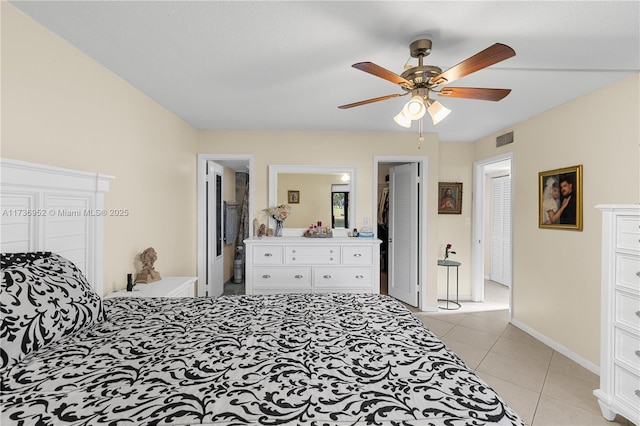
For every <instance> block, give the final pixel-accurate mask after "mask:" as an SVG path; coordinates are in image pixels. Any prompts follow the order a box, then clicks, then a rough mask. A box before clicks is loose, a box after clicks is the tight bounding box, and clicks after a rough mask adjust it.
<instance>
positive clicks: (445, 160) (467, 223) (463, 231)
mask: <svg viewBox="0 0 640 426" xmlns="http://www.w3.org/2000/svg"><path fill="white" fill-rule="evenodd" d="M473 154H474V151H473V144H469V143H443V144H441V146H440V169H439V170H440V176H439V180H440V182H461V183H462V214H440V215H438V227H437V233H438V258H439V259H443V258H444V250H445V247H446V245H447V244H451V250H453V251H455V252H456V254H453V255H450V257H449V258H450V259H451V260H455V261H458V262H461V263H462V265H461V266H460V267H459V268H458V272H459V273H460V279H459V287H460V288H459V296H460V298H461V299H463V300H465V299H466V300H470V299H471V212H472V208H471V207H472V206H471V190H472V188H473V181H472V169H473V167H472V165H473V161H474V160H473ZM437 199H438V196H437V195H436V196H435V197H434V202H435V201H436V200H437ZM450 274H453V275H451V276H450V278H449V279H450V280H451V282H450V284H449V291H450V294H449V296H450V297H451V291H452V290H454V289H455V281H453V280H455V272H453V271H451V272H450ZM446 275H447V272H446V268H444V267H440V268H438V294H439V296H440V297H443V296H445V295H446V289H447V287H446V283H447V276H446Z"/></svg>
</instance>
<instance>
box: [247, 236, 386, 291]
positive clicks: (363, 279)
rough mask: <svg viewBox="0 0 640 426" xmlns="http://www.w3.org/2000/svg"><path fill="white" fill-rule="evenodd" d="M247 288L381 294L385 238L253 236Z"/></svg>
mask: <svg viewBox="0 0 640 426" xmlns="http://www.w3.org/2000/svg"><path fill="white" fill-rule="evenodd" d="M244 242H245V245H246V259H245V263H246V274H245V284H246V288H245V291H246V293H247V294H265V293H329V292H340V293H379V291H380V242H381V241H380V240H378V239H373V238H347V237H345V238H305V237H266V238H249V239H247V240H245V241H244Z"/></svg>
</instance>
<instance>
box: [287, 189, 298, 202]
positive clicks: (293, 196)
mask: <svg viewBox="0 0 640 426" xmlns="http://www.w3.org/2000/svg"><path fill="white" fill-rule="evenodd" d="M287 202H288V203H289V204H300V191H287Z"/></svg>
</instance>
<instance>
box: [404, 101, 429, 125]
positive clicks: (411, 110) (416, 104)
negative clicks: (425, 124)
mask: <svg viewBox="0 0 640 426" xmlns="http://www.w3.org/2000/svg"><path fill="white" fill-rule="evenodd" d="M402 112H403V114H404V115H405V117H407V118H409V119H410V120H419V119H421V118H422V117H423V116H424V113H425V112H426V105H425V104H424V101H423V100H422V97H421V96H418V95H416V96H414V97H412V98H411V99H410V100H409V102H407V103H406V104H405V106H404V108H402Z"/></svg>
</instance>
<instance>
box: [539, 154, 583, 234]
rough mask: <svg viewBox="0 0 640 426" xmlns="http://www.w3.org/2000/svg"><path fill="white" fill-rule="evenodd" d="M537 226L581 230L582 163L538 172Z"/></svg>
mask: <svg viewBox="0 0 640 426" xmlns="http://www.w3.org/2000/svg"><path fill="white" fill-rule="evenodd" d="M538 227H539V228H551V229H569V230H573V231H582V165H578V166H572V167H565V168H563V169H555V170H549V171H546V172H540V173H538Z"/></svg>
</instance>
